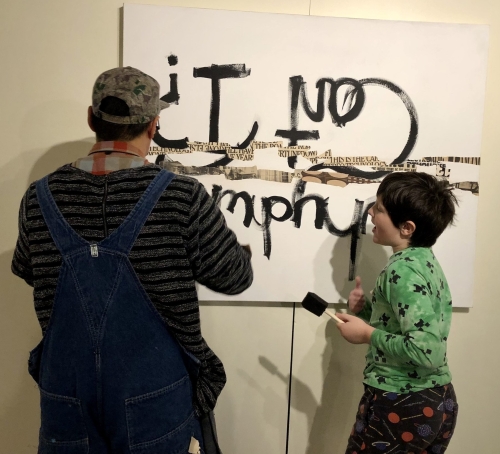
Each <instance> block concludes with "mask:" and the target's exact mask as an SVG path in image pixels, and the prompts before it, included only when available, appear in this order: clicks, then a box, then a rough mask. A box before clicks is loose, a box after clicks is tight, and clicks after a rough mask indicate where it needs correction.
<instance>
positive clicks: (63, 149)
mask: <svg viewBox="0 0 500 454" xmlns="http://www.w3.org/2000/svg"><path fill="white" fill-rule="evenodd" d="M94 143H95V139H94V138H89V139H85V140H78V141H75V142H66V143H61V144H59V145H56V146H54V147H52V148H49V150H48V151H47V153H45V154H43V155H42V156H40V158H38V160H37V161H36V162H35V163H34V164H33V169H32V171H31V173H30V176H29V181H28V183H31V182H33V181H36V180H39V179H40V178H42V177H44V176H45V175H47V174H48V173H51V172H53V171H54V170H56V169H57V168H59V167H61V166H63V165H64V164H68V163H71V162H74V161H76V160H77V159H78V158H82V157H84V156H87V155H88V153H89V151H90V149H91V148H92V146H93V145H94Z"/></svg>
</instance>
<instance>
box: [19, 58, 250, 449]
mask: <svg viewBox="0 0 500 454" xmlns="http://www.w3.org/2000/svg"><path fill="white" fill-rule="evenodd" d="M167 106H168V104H166V103H164V102H162V101H161V100H160V98H159V85H158V83H157V82H156V80H154V79H153V78H152V77H150V76H148V75H146V74H144V73H142V72H140V71H139V70H137V69H134V68H131V67H127V68H115V69H112V70H109V71H106V72H104V73H103V74H101V75H100V76H99V77H98V78H97V80H96V82H95V85H94V89H93V93H92V106H91V107H89V110H88V123H89V126H90V128H91V129H92V130H93V131H94V132H95V133H96V138H97V143H96V144H95V146H94V147H93V148H92V149H91V151H90V153H89V155H88V156H87V157H83V158H81V159H79V160H77V161H76V162H74V163H72V164H68V165H65V166H63V167H61V168H59V169H57V170H56V171H55V172H53V173H51V174H49V175H48V176H47V177H45V178H44V179H42V180H40V181H38V182H35V183H33V184H31V186H30V187H29V189H28V190H27V191H26V194H25V195H24V198H23V200H22V202H21V207H20V213H19V238H18V241H17V246H16V249H15V252H14V258H13V261H12V271H13V272H14V273H15V274H16V275H18V276H20V277H21V278H23V279H24V280H25V281H26V282H27V283H28V284H29V285H31V286H33V287H34V292H33V294H34V301H35V310H36V313H37V316H38V320H39V322H40V325H41V328H42V331H43V339H42V342H41V343H40V344H39V345H38V347H36V348H35V350H33V351H32V352H31V354H30V362H29V366H30V373H31V375H32V376H33V378H34V379H35V380H36V381H37V383H38V385H39V388H40V393H41V430H40V447H39V452H43V453H45V452H47V453H55V452H62V451H61V450H64V449H67V450H68V451H66V450H65V451H64V452H74V453H77V452H89V453H99V454H101V453H103V454H104V453H139V452H140V453H141V454H148V453H150V454H153V453H160V452H190V453H197V452H203V453H212V452H213V453H218V452H220V451H219V448H218V445H217V439H216V433H215V423H214V420H213V414H212V410H213V408H214V406H215V404H216V401H217V398H218V396H219V394H220V392H221V390H222V388H223V386H224V384H225V381H226V376H225V372H224V368H223V365H222V363H221V361H220V360H219V358H218V357H217V356H216V355H215V353H214V352H213V351H212V350H211V349H210V348H209V346H208V345H207V343H206V342H205V340H204V339H203V337H202V334H201V330H200V315H199V306H198V298H197V293H196V288H195V281H197V282H199V283H201V284H203V285H205V286H207V287H208V288H210V289H212V290H214V291H217V292H221V293H225V294H237V293H240V292H242V291H244V290H245V289H246V288H248V287H249V286H250V284H251V282H252V278H253V275H252V269H251V264H250V256H251V254H250V249H249V247H248V246H245V247H242V246H240V245H239V244H238V243H237V240H236V237H235V235H234V233H233V232H232V231H231V230H230V229H229V228H228V227H227V226H226V223H225V220H224V217H223V215H222V213H221V212H220V211H219V209H218V207H217V206H216V205H215V204H214V202H213V200H212V199H211V198H210V197H209V196H208V194H207V192H206V191H205V189H204V187H203V186H202V185H201V184H200V183H199V182H198V181H196V180H194V179H192V178H188V177H185V176H179V175H174V174H172V173H169V172H166V171H165V170H162V169H161V168H160V167H158V166H155V165H152V164H150V163H149V162H148V161H147V160H146V159H145V157H146V155H147V153H148V150H149V146H150V143H151V140H152V138H153V136H154V134H155V131H156V130H157V128H159V125H158V119H159V113H160V110H161V109H163V108H165V107H167Z"/></svg>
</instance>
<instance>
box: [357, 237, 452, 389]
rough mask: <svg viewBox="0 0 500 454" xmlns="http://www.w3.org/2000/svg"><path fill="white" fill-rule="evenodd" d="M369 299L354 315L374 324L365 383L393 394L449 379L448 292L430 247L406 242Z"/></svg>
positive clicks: (391, 259)
mask: <svg viewBox="0 0 500 454" xmlns="http://www.w3.org/2000/svg"><path fill="white" fill-rule="evenodd" d="M368 299H369V298H367V302H366V303H365V306H364V307H363V310H362V311H361V312H360V313H359V314H358V316H360V317H361V318H363V319H365V320H366V321H368V322H369V323H370V325H371V326H373V327H374V328H376V329H375V331H374V332H373V334H372V337H371V343H370V346H369V349H368V353H367V355H366V368H365V371H364V376H365V378H364V383H366V384H367V385H369V386H373V387H375V388H379V389H382V390H385V391H391V392H397V393H408V392H412V391H419V390H422V389H426V388H432V387H435V386H441V385H446V384H448V383H450V382H451V374H450V370H449V368H448V362H447V359H446V343H447V339H448V334H449V331H450V324H451V315H452V305H451V304H452V303H451V295H450V290H449V287H448V283H447V282H446V277H445V275H444V273H443V270H442V269H441V266H440V265H439V262H438V261H437V259H436V257H434V254H433V253H432V250H431V249H430V248H422V247H409V248H407V249H404V250H403V251H400V252H397V253H395V254H393V255H392V256H391V257H390V259H389V262H388V264H387V266H386V267H385V268H384V269H383V270H382V272H381V273H380V275H379V277H378V278H377V281H376V284H375V288H374V290H373V293H372V298H371V302H370V301H368Z"/></svg>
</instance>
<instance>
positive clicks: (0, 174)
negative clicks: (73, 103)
mask: <svg viewBox="0 0 500 454" xmlns="http://www.w3.org/2000/svg"><path fill="white" fill-rule="evenodd" d="M94 142H95V141H94V139H88V140H84V141H75V142H67V143H62V144H60V145H56V146H54V147H52V148H50V149H49V150H47V152H45V153H44V154H43V155H42V156H40V150H32V151H28V152H25V153H23V154H21V155H20V156H18V157H17V158H16V159H14V160H12V161H10V162H9V163H8V164H7V165H6V166H4V167H2V168H1V169H0V191H1V193H2V194H3V195H6V196H7V197H4V198H3V200H2V212H3V213H15V214H14V215H12V216H11V215H9V219H4V222H5V224H4V227H6V228H7V230H8V231H9V232H17V212H18V209H19V204H20V202H21V197H22V194H23V193H24V190H25V189H27V188H28V186H29V184H30V183H31V182H33V181H35V180H37V179H39V178H41V177H43V176H44V175H46V174H48V173H50V172H52V171H54V170H55V169H57V168H58V167H60V166H62V165H64V164H67V163H69V162H72V161H75V160H76V159H77V158H79V157H82V156H86V155H87V154H88V152H89V150H90V148H91V147H92V145H93V143H94ZM26 176H27V180H24V178H26ZM23 181H24V182H25V184H24V185H23ZM16 236H17V235H16ZM12 243H13V244H12V245H9V246H8V247H9V248H10V249H9V250H8V251H6V252H4V253H2V254H1V255H0V288H1V289H2V298H1V300H0V313H1V314H2V317H0V332H1V333H2V343H1V344H2V346H1V348H0V368H1V370H2V387H1V389H0V400H1V401H2V406H1V408H0V434H1V448H0V451H1V452H9V453H10V452H12V453H19V454H24V453H28V452H36V448H37V446H38V429H39V427H40V408H39V393H38V389H37V387H36V384H35V382H34V381H33V379H32V378H31V377H30V376H29V374H28V370H27V367H28V366H27V361H28V354H29V351H30V350H31V349H33V348H34V347H35V346H36V345H37V344H38V342H39V341H40V339H41V330H40V325H39V324H38V321H37V319H36V314H35V310H34V308H33V293H32V289H31V287H29V286H28V285H27V284H26V283H25V282H24V281H23V280H22V279H20V278H18V277H17V276H15V275H14V274H12V272H11V269H10V267H11V261H12V255H13V253H14V250H13V247H14V246H15V237H14V240H13V241H12Z"/></svg>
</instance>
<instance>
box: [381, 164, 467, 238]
mask: <svg viewBox="0 0 500 454" xmlns="http://www.w3.org/2000/svg"><path fill="white" fill-rule="evenodd" d="M377 196H379V197H380V198H381V200H382V203H383V205H384V207H385V209H386V210H387V213H388V215H389V217H390V218H391V221H392V223H393V224H394V226H395V227H399V226H401V224H403V223H404V222H406V221H412V222H413V223H414V224H415V226H416V229H415V232H414V233H413V235H412V236H411V239H410V245H411V246H416V247H431V246H432V245H433V244H434V243H435V242H436V240H437V239H438V238H439V235H441V234H442V233H443V231H444V229H445V228H446V227H447V226H448V225H449V224H451V223H453V220H454V218H455V204H457V205H458V202H457V198H456V197H455V194H453V192H452V188H451V187H450V185H449V183H448V182H447V181H440V180H438V179H437V178H435V177H433V176H432V175H429V174H427V173H422V172H394V173H391V174H389V175H387V176H386V177H385V178H384V179H383V180H382V183H380V186H379V188H378V191H377Z"/></svg>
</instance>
